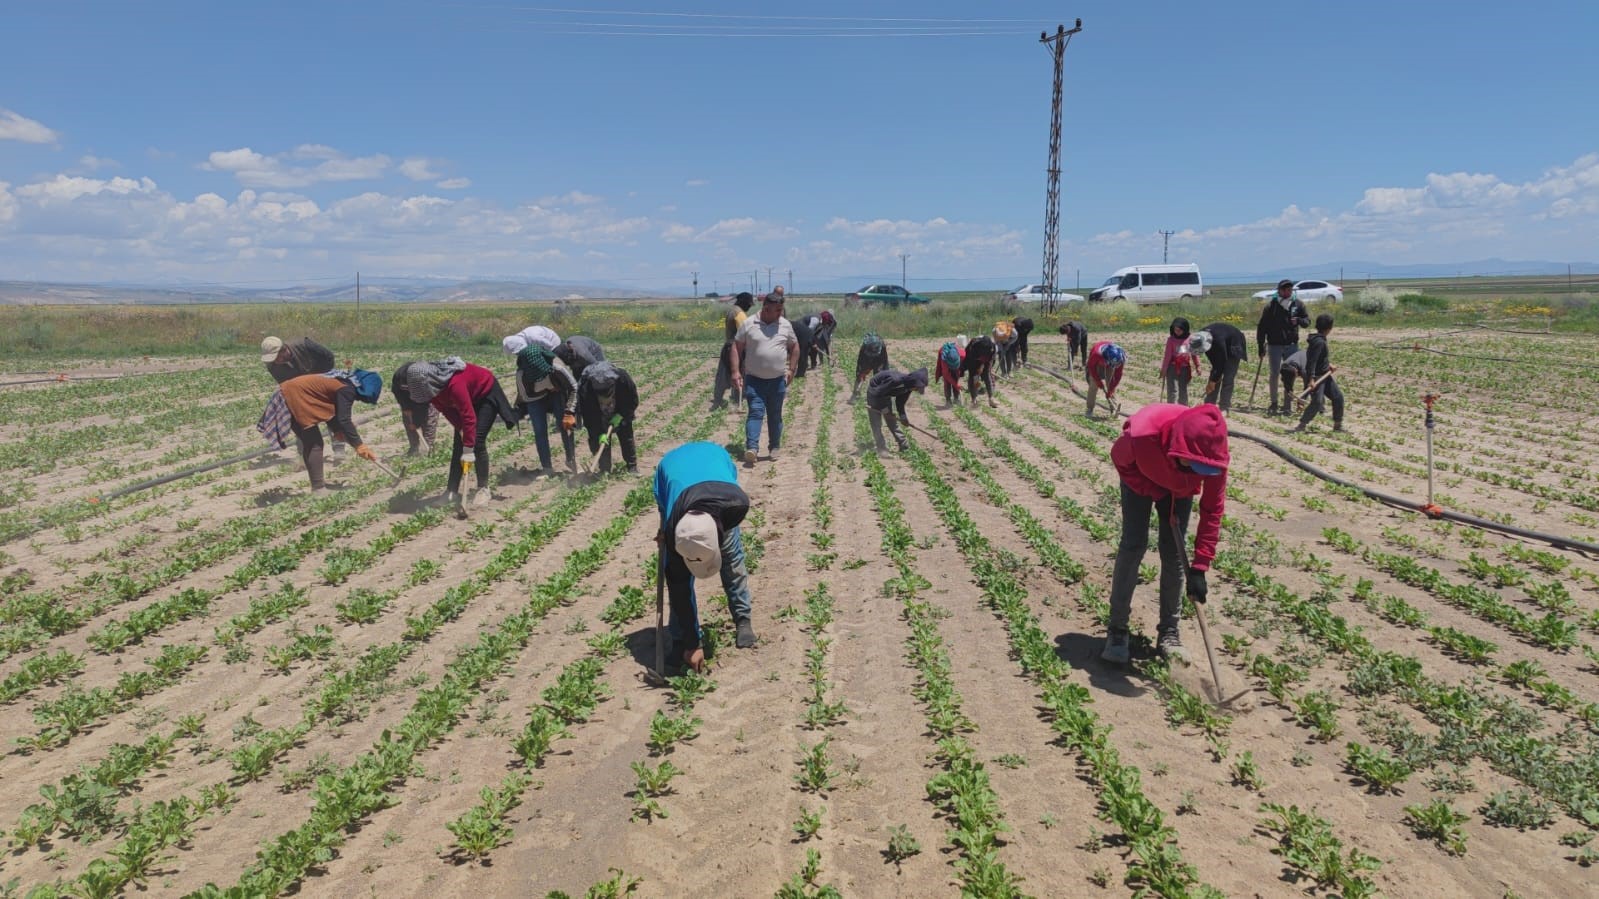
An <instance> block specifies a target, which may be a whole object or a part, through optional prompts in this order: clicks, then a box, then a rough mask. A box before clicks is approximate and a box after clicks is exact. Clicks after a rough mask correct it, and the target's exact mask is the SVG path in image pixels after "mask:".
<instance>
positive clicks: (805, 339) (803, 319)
mask: <svg viewBox="0 0 1599 899" xmlns="http://www.w3.org/2000/svg"><path fill="white" fill-rule="evenodd" d="M789 324H790V325H791V326H793V328H794V338H795V339H796V340H798V341H799V349H800V352H799V364H797V365H796V366H794V377H796V378H803V377H805V373H806V372H808V371H810V370H811V368H812V363H811V359H812V358H813V357H814V356H815V355H816V329H817V328H820V327H821V326H822V317H821V316H820V315H817V314H816V313H814V312H812V313H811V314H810V315H802V316H800V317H799V318H796V319H790V320H789Z"/></svg>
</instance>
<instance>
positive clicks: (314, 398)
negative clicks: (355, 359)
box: [278, 375, 378, 492]
mask: <svg viewBox="0 0 1599 899" xmlns="http://www.w3.org/2000/svg"><path fill="white" fill-rule="evenodd" d="M278 389H279V390H281V391H283V402H284V404H285V405H287V406H288V408H289V417H290V420H291V421H292V422H293V425H292V427H293V428H294V436H295V439H296V440H298V441H299V442H300V458H301V459H302V460H303V461H304V462H305V473H306V474H307V475H309V476H310V478H311V490H312V492H318V491H322V490H326V489H328V485H327V482H326V481H324V480H323V478H322V470H323V469H322V462H323V460H322V431H321V429H320V428H318V425H320V424H322V423H323V422H328V430H329V431H330V432H331V433H332V434H333V437H334V439H335V440H343V441H344V442H345V443H348V444H350V445H351V446H353V447H355V454H356V455H357V456H360V457H361V458H363V459H365V460H367V461H368V462H376V461H377V459H378V457H377V454H376V453H374V452H372V448H371V447H369V446H367V445H366V444H365V443H362V442H361V435H360V434H359V433H357V432H356V430H355V422H353V421H351V420H350V408H351V407H352V406H353V405H354V404H355V388H354V387H352V386H350V385H349V384H348V383H346V382H345V381H342V380H340V379H338V378H330V377H328V376H327V375H300V376H299V377H297V378H290V379H289V380H287V381H284V382H283V384H282V385H281V386H280V387H279V388H278Z"/></svg>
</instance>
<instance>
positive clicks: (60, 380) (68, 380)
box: [0, 368, 185, 387]
mask: <svg viewBox="0 0 1599 899" xmlns="http://www.w3.org/2000/svg"><path fill="white" fill-rule="evenodd" d="M183 371H185V369H181V368H175V369H172V370H170V371H130V372H128V373H126V374H121V375H70V374H69V375H67V376H66V377H62V376H60V375H52V376H51V377H48V378H31V379H29V380H26V381H0V387H21V386H22V385H24V384H77V383H79V382H83V381H120V380H122V379H123V378H132V377H137V376H139V375H175V374H179V373H181V372H183ZM12 374H14V375H43V374H50V373H49V372H42V371H21V372H12Z"/></svg>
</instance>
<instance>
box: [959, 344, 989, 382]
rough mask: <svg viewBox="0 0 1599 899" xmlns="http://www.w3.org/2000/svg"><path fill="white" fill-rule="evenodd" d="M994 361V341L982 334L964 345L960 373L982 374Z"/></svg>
mask: <svg viewBox="0 0 1599 899" xmlns="http://www.w3.org/2000/svg"><path fill="white" fill-rule="evenodd" d="M993 363H994V341H992V340H990V339H989V338H988V335H986V334H985V335H983V336H981V337H978V338H977V339H976V340H973V341H972V342H971V343H968V344H967V345H966V358H965V359H962V360H961V370H960V373H961V374H963V375H964V374H978V375H980V374H983V373H984V372H986V371H988V369H989V367H990V366H992V365H993Z"/></svg>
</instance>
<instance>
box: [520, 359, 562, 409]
mask: <svg viewBox="0 0 1599 899" xmlns="http://www.w3.org/2000/svg"><path fill="white" fill-rule="evenodd" d="M551 394H557V395H559V396H560V397H561V405H562V411H565V412H573V411H575V410H576V409H577V376H576V375H574V374H572V370H571V369H570V368H568V367H567V366H566V363H565V362H562V361H561V357H559V356H556V357H555V358H554V359H551V360H550V373H549V374H548V375H546V376H545V377H542V378H540V379H538V380H537V381H534V382H533V383H531V384H529V383H528V382H527V376H526V375H524V374H523V373H522V370H521V369H520V368H519V369H517V371H516V402H517V404H518V405H523V406H525V405H527V404H528V403H531V402H533V401H534V400H541V399H544V398H545V397H547V396H550V395H551Z"/></svg>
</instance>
